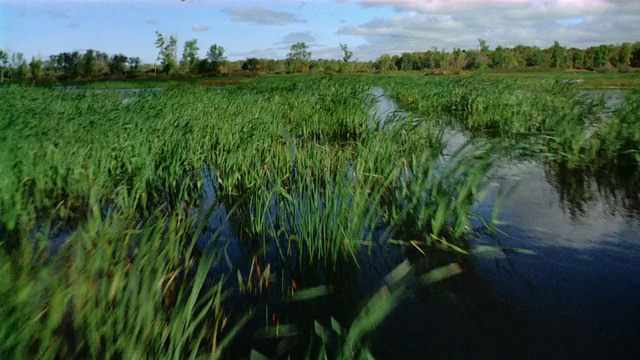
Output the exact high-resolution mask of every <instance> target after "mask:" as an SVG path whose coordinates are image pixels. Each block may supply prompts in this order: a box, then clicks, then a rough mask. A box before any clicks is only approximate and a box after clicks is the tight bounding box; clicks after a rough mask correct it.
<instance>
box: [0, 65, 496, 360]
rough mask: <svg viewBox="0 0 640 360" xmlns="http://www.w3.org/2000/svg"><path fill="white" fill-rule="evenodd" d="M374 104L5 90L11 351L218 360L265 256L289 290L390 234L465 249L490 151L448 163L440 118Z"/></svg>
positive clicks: (294, 92)
mask: <svg viewBox="0 0 640 360" xmlns="http://www.w3.org/2000/svg"><path fill="white" fill-rule="evenodd" d="M374 101H375V98H374V97H373V96H372V93H371V89H370V87H369V86H368V85H366V84H365V83H364V82H360V81H356V80H354V78H310V79H306V80H302V81H291V82H255V83H248V84H239V85H237V86H228V87H225V88H200V87H177V88H172V89H166V90H162V91H147V92H144V91H143V92H134V93H126V92H124V93H120V92H108V91H107V92H96V91H77V90H73V89H71V90H54V89H36V88H28V87H8V88H6V89H4V90H3V91H2V92H1V93H0V129H1V131H0V144H1V146H0V170H1V172H0V209H2V211H1V212H0V236H1V238H0V246H1V250H0V257H1V259H0V260H1V264H2V265H0V271H1V273H0V279H2V280H0V296H2V297H3V299H5V300H4V301H3V303H2V305H0V316H1V319H2V321H1V323H2V325H0V334H1V335H2V336H1V337H2V339H3V341H2V343H0V355H4V354H12V355H16V356H18V357H38V358H69V357H97V358H145V357H149V358H157V357H172V358H185V357H191V358H195V357H200V356H205V355H206V356H210V357H219V356H223V355H224V352H223V351H224V349H225V347H227V346H229V345H230V341H231V340H232V339H234V335H236V334H237V333H238V331H239V328H240V327H241V326H242V325H243V324H245V323H246V322H247V319H248V318H247V316H248V315H247V316H245V313H247V314H248V313H249V310H248V309H238V308H234V306H233V303H234V302H233V301H232V302H231V303H229V302H227V301H225V300H227V299H229V297H234V299H237V297H242V296H252V295H250V294H247V293H243V292H238V291H236V290H238V289H236V287H234V286H232V285H231V284H230V282H231V281H229V280H228V277H229V276H233V277H236V274H240V276H239V278H242V279H243V276H242V272H243V271H244V270H245V269H246V268H247V267H248V266H254V265H255V264H256V261H259V262H260V263H262V264H269V266H271V265H273V267H269V269H272V268H273V272H272V273H271V272H270V273H269V276H266V275H265V276H263V275H264V273H263V274H261V277H260V280H259V284H260V285H261V286H262V285H264V286H265V287H266V285H267V284H269V285H272V286H280V287H282V289H280V290H281V291H280V293H281V294H284V293H286V291H285V289H284V288H285V287H286V286H289V285H286V284H283V283H284V281H282V279H284V277H285V276H284V272H285V271H294V272H295V271H301V270H300V269H306V270H305V271H307V272H309V271H310V270H309V269H312V271H314V272H316V273H318V274H322V273H323V272H325V271H328V270H329V269H336V268H339V267H341V266H353V265H355V266H358V265H359V264H360V262H361V259H362V256H366V253H367V252H368V251H369V250H370V249H371V248H372V247H373V246H374V245H375V244H376V243H380V242H382V243H384V241H386V240H387V239H389V238H393V239H394V240H399V241H401V242H406V243H407V244H410V243H412V244H416V241H417V242H419V243H424V244H435V245H438V246H440V247H449V248H453V249H459V250H463V251H464V249H462V248H461V245H460V243H459V241H460V240H461V239H462V238H463V237H464V236H465V235H466V234H467V233H468V232H469V227H468V222H469V217H470V216H471V215H472V213H471V211H472V206H473V204H474V202H475V201H477V199H478V198H479V195H480V194H481V189H482V187H483V186H484V185H485V184H486V181H487V174H489V173H490V172H491V169H492V166H493V160H492V157H491V156H490V153H489V151H488V150H487V149H483V148H468V149H467V150H465V151H461V152H460V154H458V155H457V156H455V157H454V158H453V160H452V161H451V162H449V163H446V164H445V163H443V161H442V158H441V156H440V155H441V153H442V150H443V142H442V132H441V131H440V130H438V128H437V127H436V126H435V125H437V124H434V123H433V122H432V121H431V119H427V118H424V117H411V116H409V117H403V118H398V119H396V121H395V124H394V125H393V126H385V127H384V128H381V127H376V126H372V125H371V118H370V116H371V115H370V108H371V106H372V105H373V102H374ZM207 194H209V195H207ZM211 194H213V195H211ZM206 196H210V197H211V199H208V198H206ZM204 203H208V204H211V207H210V209H202V206H203V204H204ZM205 210H208V211H205ZM217 210H220V211H222V210H224V211H226V212H224V213H225V214H227V216H226V218H225V219H224V222H225V223H224V224H220V223H216V222H214V221H209V219H210V218H211V215H212V213H213V212H215V211H217ZM225 224H228V225H229V227H230V228H231V230H232V231H231V234H228V233H226V232H225V231H224V228H225V226H226V225H225ZM205 229H206V230H205ZM412 241H413V242H412ZM198 244H200V245H198ZM207 244H208V245H207ZM383 245H384V244H383ZM240 246H246V247H247V248H249V249H250V252H249V253H248V254H247V258H248V259H251V258H253V257H255V258H256V259H259V260H255V261H254V262H248V261H247V258H245V259H241V260H242V261H240V262H238V263H237V264H234V263H229V260H228V254H227V253H226V252H225V249H229V247H240ZM423 248H424V249H425V250H426V249H427V248H426V247H423ZM272 253H276V254H277V256H276V257H275V258H274V257H272V256H271V255H270V254H272ZM249 264H251V265H249ZM223 265H225V266H223ZM224 269H226V270H224ZM278 271H280V272H279V273H278ZM271 274H275V275H280V279H281V281H280V284H279V285H277V284H278V281H276V280H274V279H275V277H273V276H271ZM320 277H321V276H320ZM243 280H244V279H243ZM249 281H253V280H251V277H249ZM265 291H266V290H265ZM241 303H242V302H241ZM359 331H360V330H359ZM348 339H349V337H347V340H348ZM351 340H353V339H351ZM351 340H349V341H351Z"/></svg>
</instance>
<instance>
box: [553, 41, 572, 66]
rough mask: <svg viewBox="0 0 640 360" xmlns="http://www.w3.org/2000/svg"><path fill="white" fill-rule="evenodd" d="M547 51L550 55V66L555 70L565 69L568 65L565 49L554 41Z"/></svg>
mask: <svg viewBox="0 0 640 360" xmlns="http://www.w3.org/2000/svg"><path fill="white" fill-rule="evenodd" d="M549 50H550V53H551V66H552V67H554V68H557V69H566V68H567V66H568V64H569V59H568V56H567V48H565V47H564V46H561V45H560V43H558V42H557V41H554V42H553V47H551V49H549Z"/></svg>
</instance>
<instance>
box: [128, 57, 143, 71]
mask: <svg viewBox="0 0 640 360" xmlns="http://www.w3.org/2000/svg"><path fill="white" fill-rule="evenodd" d="M140 63H141V61H140V58H139V57H137V56H135V57H130V58H129V59H128V60H127V65H129V71H131V72H132V73H137V72H138V68H139V67H140Z"/></svg>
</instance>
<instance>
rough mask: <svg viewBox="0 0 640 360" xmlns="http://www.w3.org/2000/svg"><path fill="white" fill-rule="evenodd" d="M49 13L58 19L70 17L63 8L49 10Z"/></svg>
mask: <svg viewBox="0 0 640 360" xmlns="http://www.w3.org/2000/svg"><path fill="white" fill-rule="evenodd" d="M47 15H49V16H51V17H52V18H56V19H68V18H69V15H68V14H67V13H66V12H64V11H62V10H49V11H47Z"/></svg>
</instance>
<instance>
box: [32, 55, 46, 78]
mask: <svg viewBox="0 0 640 360" xmlns="http://www.w3.org/2000/svg"><path fill="white" fill-rule="evenodd" d="M43 65H44V64H43V61H42V60H40V59H36V58H35V57H31V62H29V73H30V74H31V78H33V79H39V78H41V77H42V75H43Z"/></svg>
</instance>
